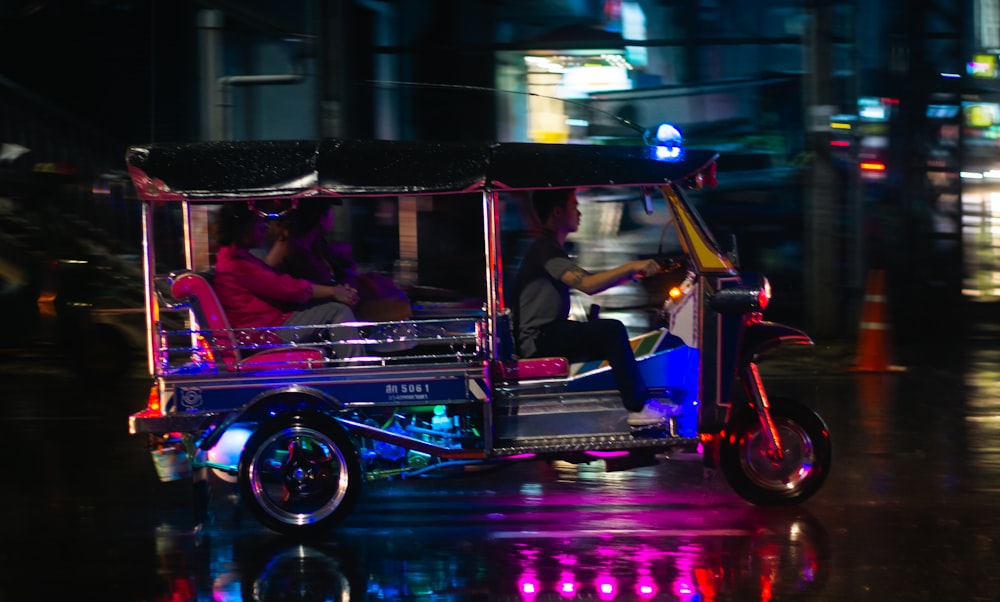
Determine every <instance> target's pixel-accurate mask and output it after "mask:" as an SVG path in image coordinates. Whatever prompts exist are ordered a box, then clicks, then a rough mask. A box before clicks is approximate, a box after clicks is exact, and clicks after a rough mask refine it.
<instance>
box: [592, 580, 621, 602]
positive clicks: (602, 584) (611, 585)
mask: <svg viewBox="0 0 1000 602" xmlns="http://www.w3.org/2000/svg"><path fill="white" fill-rule="evenodd" d="M617 590H618V585H617V584H616V583H615V582H614V580H613V579H611V578H609V577H603V578H601V579H598V580H597V596H598V597H599V598H600V599H601V600H614V599H615V592H616V591H617Z"/></svg>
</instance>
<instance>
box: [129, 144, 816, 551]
mask: <svg viewBox="0 0 1000 602" xmlns="http://www.w3.org/2000/svg"><path fill="white" fill-rule="evenodd" d="M716 156H717V155H716V153H715V152H713V151H708V150H697V149H685V148H682V147H681V146H679V145H678V144H677V143H676V141H674V142H666V143H663V144H659V143H657V142H656V141H649V142H647V143H646V144H642V145H636V146H617V145H594V146H590V145H580V144H534V143H483V144H476V143H440V142H433V143H432V142H401V141H347V140H337V139H324V140H320V141H270V142H262V141H257V142H215V143H213V142H206V143H191V144H151V145H146V146H134V147H132V148H130V149H129V151H128V153H127V164H128V169H129V172H130V175H131V177H132V179H133V181H134V183H135V187H136V190H137V195H138V199H139V201H140V202H141V205H142V215H143V220H142V222H143V228H144V231H143V241H144V249H145V257H144V273H145V288H146V309H147V318H146V319H147V326H148V333H149V338H148V355H149V372H150V375H151V377H152V387H151V391H150V394H149V398H148V404H147V407H146V408H145V409H144V410H142V411H140V412H138V413H135V414H133V415H131V416H130V417H129V430H130V432H131V433H132V434H136V435H143V436H146V437H148V438H149V444H150V451H151V453H152V456H153V460H154V461H155V463H156V465H157V469H158V471H159V474H160V478H161V479H162V480H173V479H178V478H191V479H192V482H193V484H194V485H195V491H196V496H195V499H196V500H203V499H204V495H205V494H206V493H207V491H206V489H207V488H208V485H207V481H208V476H209V475H210V474H218V475H220V476H222V477H224V478H228V479H230V482H235V483H236V487H237V488H238V490H239V492H240V496H241V498H242V502H243V503H245V504H246V505H247V507H248V508H249V510H250V511H251V513H252V514H253V515H254V516H255V517H256V518H257V519H258V520H259V521H260V522H262V523H263V524H264V525H266V526H267V527H269V528H271V529H273V530H275V531H278V532H281V533H285V534H291V535H307V534H308V535H315V534H317V533H321V532H323V531H324V530H328V529H330V528H331V527H333V526H334V525H336V524H337V523H338V522H340V521H342V520H343V519H344V518H345V517H346V516H348V514H349V513H350V512H351V510H352V508H353V507H354V506H355V505H356V503H357V502H358V499H359V492H360V490H361V488H362V486H363V484H364V483H365V482H366V481H369V480H374V479H385V478H394V477H399V478H402V477H414V476H417V475H422V474H426V473H429V472H432V471H447V470H464V471H468V470H472V469H474V467H479V466H481V465H490V464H499V463H505V462H513V461H524V460H525V459H539V460H556V459H562V460H568V461H571V462H586V461H603V462H606V463H607V467H608V469H612V470H613V469H627V468H629V467H635V466H639V465H648V464H649V462H650V461H651V460H652V461H659V460H662V459H667V458H670V457H672V456H674V455H677V456H683V457H691V454H692V453H696V454H700V455H701V456H702V458H703V461H704V463H705V464H706V465H707V466H709V467H713V468H720V469H721V472H722V473H723V474H724V475H725V477H726V479H727V481H728V483H729V484H730V486H731V487H732V488H733V490H735V491H736V492H737V493H738V494H739V495H740V496H742V497H743V498H745V499H746V500H748V501H749V502H751V503H753V504H758V505H776V504H793V503H798V502H801V501H803V500H805V499H807V498H809V497H810V496H812V495H813V494H815V493H816V492H817V491H818V490H819V489H820V487H821V485H822V484H823V482H824V480H825V479H826V477H827V474H828V472H829V470H830V466H831V459H832V456H831V453H832V448H831V441H830V436H829V433H828V430H827V428H826V426H825V424H824V422H823V420H822V419H821V418H820V417H819V416H818V415H817V414H816V413H814V412H813V411H812V410H811V409H809V408H808V407H807V406H806V405H804V404H802V403H799V402H797V401H794V400H789V399H777V398H769V397H768V395H767V393H766V392H765V388H764V384H763V382H762V378H761V374H760V372H759V370H758V366H757V364H756V360H757V357H758V354H759V353H760V352H762V351H763V350H765V349H768V348H771V347H773V346H775V345H778V344H797V345H808V344H811V340H810V338H809V337H808V336H807V335H806V334H805V333H803V332H801V331H799V330H797V329H795V328H792V327H789V326H785V325H781V324H777V323H773V322H768V321H765V320H764V319H763V315H762V314H763V311H764V309H765V307H766V305H767V303H768V300H769V298H770V293H771V291H770V287H769V285H768V283H767V280H766V278H763V277H759V276H751V275H747V274H742V273H741V272H740V270H739V269H738V267H737V265H736V263H735V262H734V261H733V259H732V258H731V257H729V256H727V254H726V252H725V251H724V250H723V249H722V248H720V246H719V245H718V244H717V243H716V241H715V240H714V238H713V236H712V234H711V233H710V232H709V231H708V229H707V228H706V226H705V224H704V223H703V221H702V220H701V219H700V218H699V216H698V214H697V213H696V211H695V209H694V207H693V206H692V204H691V203H690V202H689V200H688V198H687V196H686V195H687V192H685V190H686V189H687V188H688V187H697V186H704V185H712V183H713V181H714V178H715V171H714V162H715V159H716ZM549 187H562V188H569V187H572V188H575V189H577V190H578V191H580V193H579V194H580V196H581V198H585V197H586V195H587V194H592V195H594V196H595V198H597V197H600V198H603V199H608V198H613V199H618V200H619V201H621V202H623V203H629V202H633V201H634V202H635V203H640V204H642V205H643V206H644V208H645V209H646V211H647V213H649V212H654V211H657V210H658V211H659V212H660V213H661V214H662V215H664V217H663V218H662V219H661V223H662V227H663V236H661V241H663V240H667V239H669V240H671V241H673V245H674V247H675V248H672V249H671V251H672V252H671V253H670V254H669V257H664V258H663V262H662V265H664V266H667V267H668V268H669V270H666V271H665V273H664V274H663V275H662V277H660V276H654V277H652V278H651V279H650V280H649V281H648V282H646V283H645V284H646V285H647V290H649V291H653V292H654V294H656V295H658V296H659V298H658V302H657V306H658V309H657V311H655V312H653V313H654V316H653V318H652V319H651V320H650V324H649V326H648V328H646V329H645V331H644V332H642V333H640V334H637V335H635V336H634V338H633V339H632V346H633V349H634V351H635V355H636V357H637V360H638V362H639V365H640V369H641V370H642V373H643V375H644V376H645V379H646V381H647V384H648V385H650V386H651V388H652V389H653V391H654V392H655V393H656V394H657V396H659V397H669V398H670V399H671V400H673V401H674V402H675V403H677V404H679V405H680V406H681V408H682V413H681V414H680V415H678V416H675V417H673V418H671V419H670V422H669V423H667V424H665V425H663V426H662V427H661V428H654V429H643V430H641V431H634V430H630V428H629V426H628V424H627V421H626V418H627V414H626V411H625V410H624V409H623V406H622V403H621V399H620V395H619V393H618V391H617V389H616V387H615V384H614V381H613V380H612V378H611V374H610V371H609V368H608V367H607V365H606V364H604V363H602V362H582V363H571V362H568V361H567V359H566V358H561V357H548V358H520V357H517V355H516V354H515V351H514V345H513V333H512V331H511V330H512V318H511V313H510V309H509V307H508V302H507V300H506V299H505V295H504V276H505V274H509V273H510V270H511V269H512V268H516V265H517V261H518V259H519V256H518V253H519V251H521V250H522V249H523V244H522V243H523V239H524V236H521V235H519V234H518V233H517V232H515V233H514V234H513V235H511V233H510V232H508V228H507V226H508V225H509V222H511V221H516V220H511V219H509V216H510V214H511V212H512V210H511V207H513V206H516V205H518V203H523V199H524V198H525V197H527V196H530V192H531V191H533V190H537V189H541V188H549ZM312 197H334V198H338V199H344V202H345V203H346V204H351V205H354V206H357V207H363V206H365V205H366V204H367V205H369V206H372V204H377V205H378V207H379V209H378V211H375V212H374V213H377V214H378V215H383V216H385V215H386V214H388V215H389V216H390V217H389V219H386V220H383V221H381V222H379V225H378V227H377V228H376V227H374V226H370V230H371V231H372V232H375V231H378V232H382V236H386V235H385V234H384V232H385V230H386V225H385V224H386V223H388V224H390V226H389V230H390V231H391V233H392V234H390V235H388V236H386V237H387V238H390V239H391V238H392V235H395V236H397V237H398V239H397V240H396V241H389V242H391V244H389V243H388V242H387V244H385V245H384V246H385V247H387V248H390V249H391V250H392V251H393V252H394V253H396V252H397V251H398V257H396V258H395V261H394V263H393V265H395V267H396V268H397V270H396V273H395V274H394V276H395V277H396V278H397V279H398V280H399V281H400V282H401V283H402V284H403V285H404V286H408V287H410V288H409V290H410V291H411V294H410V297H411V301H412V315H411V316H409V317H407V318H406V319H402V320H392V321H358V322H354V323H351V324H347V325H344V326H346V327H347V328H344V329H343V330H344V332H346V333H348V334H347V335H346V336H348V337H349V341H350V342H352V343H355V344H360V345H363V346H364V348H365V349H366V352H365V353H364V354H362V356H360V357H350V358H342V357H338V356H337V354H336V352H335V350H334V348H335V347H336V344H337V343H338V342H339V343H344V342H345V341H346V339H344V340H326V341H323V342H322V343H315V344H307V343H299V344H283V343H281V342H280V341H278V340H277V339H276V338H275V337H270V338H269V337H268V336H266V335H267V334H268V333H263V334H264V335H265V336H261V334H262V333H257V332H251V331H250V329H235V328H232V327H231V324H230V323H229V321H228V319H227V316H226V313H225V311H224V309H223V307H222V305H221V304H220V303H219V300H218V298H217V297H216V295H215V293H214V290H213V288H212V284H211V268H212V258H213V254H214V250H215V249H214V246H213V243H212V237H211V236H210V232H211V230H212V225H213V219H214V217H213V216H214V211H215V210H216V209H217V208H218V207H219V206H221V205H222V204H224V203H249V204H250V205H251V206H253V207H255V208H257V209H258V210H262V211H266V209H262V208H266V207H269V206H273V204H274V203H276V202H278V201H280V202H281V203H284V205H283V206H285V207H289V206H291V207H294V205H295V203H296V202H302V200H303V199H307V198H312ZM639 215H641V214H639ZM164 223H166V224H169V225H167V226H165V225H164ZM517 228H520V233H521V234H523V226H521V222H518V225H517ZM178 238H180V239H182V244H180V245H178V244H177V243H178ZM470 240H471V241H474V242H471V243H469V241H470ZM457 241H465V245H464V246H463V245H462V244H459V242H457ZM164 242H167V243H169V244H173V245H174V249H173V251H172V252H171V253H169V254H168V255H169V256H170V257H171V259H170V260H167V259H165V257H163V256H161V255H159V254H158V248H159V245H161V244H163V243H164ZM662 244H663V243H662V242H661V248H660V249H650V250H649V251H650V253H649V256H652V255H654V254H661V255H666V254H664V253H663V252H662ZM383 250H384V249H383ZM172 262H173V263H176V264H180V265H172V264H171V263H172ZM595 267H597V268H600V267H602V266H595ZM442 273H445V274H451V275H455V274H456V273H458V274H460V275H462V276H464V277H465V280H467V281H468V282H469V283H471V284H469V285H468V286H467V288H466V289H465V290H464V291H463V294H461V295H457V296H453V297H450V298H449V297H444V296H441V295H440V294H439V293H440V291H441V290H442V288H446V287H441V286H440V283H441V280H440V276H441V274H442ZM658 278H659V280H657V279H658ZM458 288H459V289H461V286H459V287H458ZM421 291H423V292H421ZM427 291H432V292H434V294H428V293H427ZM422 295H423V297H422ZM435 295H437V296H435ZM460 299H461V300H460ZM470 299H471V302H470ZM177 313H180V314H181V315H182V316H183V317H185V318H186V320H185V321H184V322H183V323H184V324H185V327H184V328H183V329H176V328H174V329H171V328H168V327H167V326H166V325H167V324H171V323H174V322H172V321H168V320H165V319H164V318H165V316H167V315H175V316H176V314H177ZM579 319H586V316H579ZM335 330H336V329H334V331H335ZM266 341H274V342H266ZM198 492H201V493H198ZM197 503H198V502H197V501H196V504H197Z"/></svg>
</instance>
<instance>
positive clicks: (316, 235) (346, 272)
mask: <svg viewBox="0 0 1000 602" xmlns="http://www.w3.org/2000/svg"><path fill="white" fill-rule="evenodd" d="M335 202H336V201H334V200H332V199H303V200H301V201H299V203H298V206H297V207H296V208H295V209H293V210H291V211H289V212H288V214H287V215H286V216H283V217H281V218H279V219H277V220H275V221H273V222H271V225H272V227H273V230H272V238H273V239H274V241H273V242H274V244H273V245H272V246H271V249H270V251H269V252H268V255H267V258H266V259H265V261H267V264H268V265H270V266H271V267H273V268H274V269H276V270H278V271H279V272H282V273H285V274H289V275H291V276H294V277H296V278H302V279H305V280H309V281H310V282H316V283H319V284H334V283H337V284H346V285H348V286H350V287H352V288H354V289H356V290H357V293H358V298H357V301H356V303H354V304H349V305H351V306H352V308H353V309H354V313H355V314H356V315H357V316H358V318H360V319H362V320H371V321H375V322H388V321H396V320H403V319H405V318H408V317H410V316H411V315H412V312H411V310H410V298H409V297H408V296H407V294H406V293H405V292H404V291H403V290H402V289H400V288H399V287H398V286H397V285H396V283H395V282H393V280H392V279H391V278H389V277H387V276H384V275H382V274H379V273H377V272H364V273H361V271H360V270H359V269H358V264H357V262H355V260H354V256H353V252H352V249H351V244H350V243H348V242H341V241H330V240H328V239H327V236H328V234H329V233H330V231H331V230H332V229H333V220H334V213H333V205H334V203H335Z"/></svg>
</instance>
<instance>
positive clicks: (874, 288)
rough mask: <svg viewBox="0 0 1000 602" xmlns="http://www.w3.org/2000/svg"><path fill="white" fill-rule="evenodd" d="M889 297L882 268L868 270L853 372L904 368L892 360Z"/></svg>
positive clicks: (899, 369)
mask: <svg viewBox="0 0 1000 602" xmlns="http://www.w3.org/2000/svg"><path fill="white" fill-rule="evenodd" d="M888 306H889V298H888V297H887V296H886V294H885V271H884V270H869V271H868V280H867V282H866V284H865V298H864V304H863V305H862V307H861V328H860V330H859V332H858V355H857V358H856V359H855V364H854V366H852V367H851V370H853V371H855V372H899V371H902V370H906V368H904V367H902V366H896V365H893V364H892V363H891V361H892V360H891V358H892V355H893V351H892V328H891V325H890V324H889V310H888Z"/></svg>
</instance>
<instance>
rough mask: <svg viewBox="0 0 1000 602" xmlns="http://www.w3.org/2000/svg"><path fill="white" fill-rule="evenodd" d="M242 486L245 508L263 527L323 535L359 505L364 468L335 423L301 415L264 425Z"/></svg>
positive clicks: (243, 468) (250, 443)
mask: <svg viewBox="0 0 1000 602" xmlns="http://www.w3.org/2000/svg"><path fill="white" fill-rule="evenodd" d="M238 481H239V489H240V495H241V497H242V499H243V503H244V504H246V505H247V508H248V509H249V511H250V513H251V514H252V515H253V516H254V517H255V518H256V519H257V520H258V521H260V522H261V523H262V524H263V525H264V526H266V527H268V528H270V529H272V530H274V531H277V532H278V533H282V534H285V535H294V536H300V537H301V536H312V535H320V534H322V533H325V532H327V531H329V530H330V529H331V528H332V527H333V526H334V525H336V524H338V523H339V522H341V521H342V520H343V519H344V518H345V517H346V516H347V515H348V514H349V513H350V512H351V510H353V508H354V506H355V504H356V503H357V500H358V495H359V494H360V490H361V484H362V474H361V463H360V459H359V457H358V453H357V449H356V448H355V446H354V445H353V444H352V443H351V440H350V438H348V436H347V433H346V431H345V430H344V428H343V427H342V426H341V425H340V424H339V423H338V422H337V421H336V420H334V419H332V418H330V417H329V416H326V415H324V414H320V413H315V412H304V413H296V414H292V415H289V416H278V417H277V418H275V419H273V420H270V421H268V422H265V423H263V424H262V425H261V427H260V428H259V429H257V431H256V432H254V434H253V435H251V436H250V438H249V439H248V440H247V444H246V447H245V448H244V449H243V453H242V454H241V456H240V465H239V477H238Z"/></svg>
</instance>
